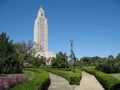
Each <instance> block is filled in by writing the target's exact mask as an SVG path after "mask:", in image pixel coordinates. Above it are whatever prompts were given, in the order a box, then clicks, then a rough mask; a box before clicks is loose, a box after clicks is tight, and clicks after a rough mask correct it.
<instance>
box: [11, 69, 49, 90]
mask: <svg viewBox="0 0 120 90" xmlns="http://www.w3.org/2000/svg"><path fill="white" fill-rule="evenodd" d="M25 70H29V71H32V72H34V73H35V77H34V78H33V79H31V80H28V81H26V82H25V83H23V84H19V85H17V86H15V87H14V88H11V89H10V90H47V88H48V86H49V85H50V77H49V74H48V72H46V71H44V70H42V69H37V68H28V69H25Z"/></svg>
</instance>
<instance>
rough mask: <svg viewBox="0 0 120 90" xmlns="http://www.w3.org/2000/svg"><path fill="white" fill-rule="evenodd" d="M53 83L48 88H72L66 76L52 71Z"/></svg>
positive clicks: (61, 89) (49, 89) (56, 89)
mask: <svg viewBox="0 0 120 90" xmlns="http://www.w3.org/2000/svg"><path fill="white" fill-rule="evenodd" d="M50 79H51V84H50V86H49V88H48V90H72V87H71V86H70V85H69V83H68V81H67V80H65V79H64V78H62V77H60V76H57V75H55V74H51V73H50Z"/></svg>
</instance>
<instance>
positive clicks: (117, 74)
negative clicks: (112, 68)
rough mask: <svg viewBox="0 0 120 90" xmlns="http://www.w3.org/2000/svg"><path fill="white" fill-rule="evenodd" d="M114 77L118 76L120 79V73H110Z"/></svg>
mask: <svg viewBox="0 0 120 90" xmlns="http://www.w3.org/2000/svg"><path fill="white" fill-rule="evenodd" d="M110 75H112V76H113V77H115V78H117V79H118V80H119V81H120V73H115V74H110Z"/></svg>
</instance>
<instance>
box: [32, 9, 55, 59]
mask: <svg viewBox="0 0 120 90" xmlns="http://www.w3.org/2000/svg"><path fill="white" fill-rule="evenodd" d="M34 48H35V50H36V52H35V56H38V55H39V56H44V57H46V58H51V57H55V55H54V54H53V53H52V52H48V23H47V19H46V17H45V13H44V9H43V8H42V7H40V9H39V11H38V15H37V18H36V19H35V23H34Z"/></svg>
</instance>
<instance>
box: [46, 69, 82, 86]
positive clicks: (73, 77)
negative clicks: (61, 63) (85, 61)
mask: <svg viewBox="0 0 120 90" xmlns="http://www.w3.org/2000/svg"><path fill="white" fill-rule="evenodd" d="M44 69H45V70H46V71H48V72H51V73H54V74H57V75H59V76H61V77H63V78H65V79H66V80H68V82H69V84H71V85H73V84H76V85H79V84H80V80H81V77H82V74H81V70H78V71H77V70H76V71H77V72H75V73H72V72H70V71H67V70H66V69H62V70H61V69H54V68H44Z"/></svg>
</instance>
